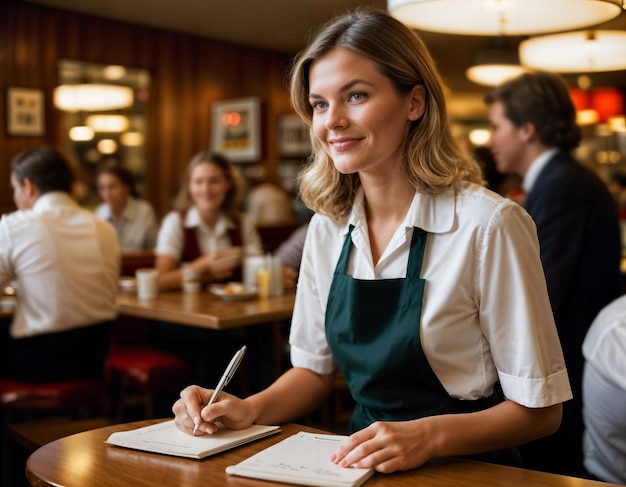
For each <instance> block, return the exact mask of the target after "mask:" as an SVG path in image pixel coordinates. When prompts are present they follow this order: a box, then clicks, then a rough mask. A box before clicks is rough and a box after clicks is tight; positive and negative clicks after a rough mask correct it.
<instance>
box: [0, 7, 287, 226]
mask: <svg viewBox="0 0 626 487" xmlns="http://www.w3.org/2000/svg"><path fill="white" fill-rule="evenodd" d="M59 59H70V60H79V61H85V62H94V63H108V64H121V65H126V66H132V67H137V68H143V69H148V70H150V73H151V75H152V88H151V92H150V99H149V101H148V107H147V126H146V157H147V161H146V164H147V167H146V183H147V184H146V186H147V191H148V194H147V195H146V197H147V199H148V200H149V201H150V202H151V203H152V204H153V205H154V206H155V209H156V211H157V213H158V214H159V215H160V216H163V215H164V214H165V213H166V212H167V211H169V210H170V207H171V201H172V198H173V196H174V195H175V193H176V192H177V191H178V186H179V182H180V181H181V179H182V174H183V172H184V169H185V166H186V164H187V162H188V161H189V159H190V158H191V156H192V155H193V154H195V153H196V152H197V151H199V150H203V149H206V148H208V144H209V141H210V136H211V105H212V103H213V102H215V101H219V100H225V99H230V98H239V97H247V96H257V97H259V98H260V99H261V101H262V127H263V129H262V133H263V156H262V159H261V160H260V161H259V163H261V164H264V165H265V166H266V167H267V171H268V175H269V178H270V179H275V178H276V177H277V161H278V158H279V157H278V149H277V118H278V116H280V115H284V114H287V113H290V112H291V108H290V105H289V97H288V93H287V89H286V86H285V76H286V70H287V68H288V65H289V60H290V59H289V55H288V54H286V53H278V52H273V51H267V50H262V49H255V48H251V47H245V46H239V45H233V44H227V43H223V42H219V41H214V40H210V39H205V38H200V37H195V36H190V35H184V34H179V33H174V32H169V31H164V30H158V29H152V28H146V27H141V26H136V25H130V24H125V23H120V22H114V21H110V20H104V19H100V18H96V17H90V16H86V15H79V14H74V13H68V12H65V11H61V10H57V9H52V8H47V7H42V6H39V5H34V4H30V3H27V2H23V1H20V0H1V1H0V86H2V88H3V90H4V93H6V88H7V87H8V86H21V87H29V88H38V89H42V90H43V91H44V94H45V106H46V107H45V108H46V114H45V121H46V133H45V135H44V136H43V137H15V136H12V137H9V136H8V135H7V132H6V117H5V113H6V96H5V95H4V94H3V96H2V97H1V99H0V112H1V113H2V117H1V119H0V158H1V159H0V214H1V213H5V212H7V211H12V210H13V209H14V206H13V202H12V192H11V187H10V184H9V176H10V169H9V162H10V159H11V157H12V156H13V155H15V154H17V153H18V152H20V151H21V150H24V149H26V148H28V147H31V146H33V145H38V144H47V145H50V146H52V147H56V148H58V149H61V150H62V149H63V140H64V134H63V133H61V130H62V128H61V127H60V123H59V122H60V112H59V111H58V110H56V109H55V108H54V106H53V104H52V93H53V90H54V87H55V86H56V85H57V84H58V61H59Z"/></svg>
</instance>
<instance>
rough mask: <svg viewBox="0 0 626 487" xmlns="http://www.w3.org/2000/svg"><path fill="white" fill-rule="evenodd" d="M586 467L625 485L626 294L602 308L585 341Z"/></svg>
mask: <svg viewBox="0 0 626 487" xmlns="http://www.w3.org/2000/svg"><path fill="white" fill-rule="evenodd" d="M583 355H584V357H585V367H584V372H583V384H582V391H583V419H584V423H585V433H584V442H583V447H584V448H583V449H584V455H585V460H584V463H585V469H586V470H587V471H588V472H589V473H591V474H592V475H593V476H595V477H597V478H598V479H600V480H603V481H604V482H612V483H615V484H620V485H621V484H624V485H626V296H620V297H619V298H617V299H616V300H615V301H613V302H611V303H610V304H609V305H608V306H606V307H605V308H604V309H602V311H600V313H599V314H598V316H597V317H596V319H595V320H594V321H593V323H592V324H591V327H590V328H589V331H588V332H587V335H586V337H585V341H584V342H583Z"/></svg>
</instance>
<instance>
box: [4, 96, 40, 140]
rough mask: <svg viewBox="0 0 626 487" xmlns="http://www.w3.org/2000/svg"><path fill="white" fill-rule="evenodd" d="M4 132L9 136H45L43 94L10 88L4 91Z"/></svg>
mask: <svg viewBox="0 0 626 487" xmlns="http://www.w3.org/2000/svg"><path fill="white" fill-rule="evenodd" d="M6 130H7V134H8V135H9V136H27V137H38V136H42V135H44V134H45V113H44V92H43V90H39V89H36V88H22V87H18V86H10V87H8V88H7V91H6Z"/></svg>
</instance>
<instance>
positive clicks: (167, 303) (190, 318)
mask: <svg viewBox="0 0 626 487" xmlns="http://www.w3.org/2000/svg"><path fill="white" fill-rule="evenodd" d="M295 296H296V294H295V290H293V289H289V290H285V293H284V294H283V295H282V296H276V297H269V298H267V299H258V298H255V299H251V300H246V301H225V300H223V299H222V298H220V297H218V296H216V295H214V294H212V293H210V292H208V291H202V292H199V293H183V292H180V291H178V292H161V293H159V295H158V297H157V298H156V299H154V300H151V301H142V300H140V299H138V298H137V295H136V294H135V293H120V294H119V296H118V298H117V305H118V309H119V313H120V314H121V315H125V316H132V317H135V318H147V319H151V320H157V321H168V322H172V323H180V324H182V325H189V326H197V327H200V328H211V329H214V330H229V329H232V328H239V327H242V326H249V325H258V324H262V323H272V322H276V321H282V320H288V319H290V318H291V314H292V312H293V305H294V301H295Z"/></svg>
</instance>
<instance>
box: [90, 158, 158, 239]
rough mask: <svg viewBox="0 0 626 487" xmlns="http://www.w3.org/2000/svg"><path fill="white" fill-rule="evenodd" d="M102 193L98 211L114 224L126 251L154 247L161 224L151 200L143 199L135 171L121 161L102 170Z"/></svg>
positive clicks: (100, 175) (100, 181)
mask: <svg viewBox="0 0 626 487" xmlns="http://www.w3.org/2000/svg"><path fill="white" fill-rule="evenodd" d="M96 182H97V185H98V192H99V193H100V197H101V198H102V200H103V203H102V204H100V205H99V206H98V207H97V208H96V210H95V213H96V215H97V216H99V217H100V218H102V219H103V220H106V221H108V222H109V223H111V225H113V227H114V228H115V231H116V232H117V236H118V238H119V240H120V245H121V247H122V251H136V250H152V249H154V245H155V243H156V236H157V232H158V223H157V219H156V215H155V213H154V210H153V208H152V206H151V205H150V203H148V202H147V201H144V200H142V199H140V196H139V192H138V191H137V187H136V184H135V176H134V175H133V173H132V172H130V171H129V170H128V169H126V168H125V167H124V166H122V165H121V164H119V163H117V162H113V163H107V164H105V165H103V166H101V167H100V168H99V169H98V175H97V179H96Z"/></svg>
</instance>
